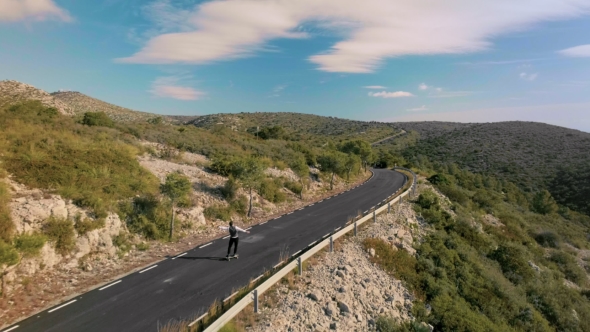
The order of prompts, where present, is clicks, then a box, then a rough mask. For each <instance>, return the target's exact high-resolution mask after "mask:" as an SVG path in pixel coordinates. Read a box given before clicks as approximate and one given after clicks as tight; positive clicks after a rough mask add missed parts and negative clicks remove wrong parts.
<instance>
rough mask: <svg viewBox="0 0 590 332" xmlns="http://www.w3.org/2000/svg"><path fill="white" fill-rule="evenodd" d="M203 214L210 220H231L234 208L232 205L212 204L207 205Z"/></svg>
mask: <svg viewBox="0 0 590 332" xmlns="http://www.w3.org/2000/svg"><path fill="white" fill-rule="evenodd" d="M203 214H204V215H205V218H207V219H209V220H213V219H221V220H223V221H229V220H230V219H231V215H232V209H231V207H230V206H223V205H212V206H208V207H206V208H205V211H203Z"/></svg>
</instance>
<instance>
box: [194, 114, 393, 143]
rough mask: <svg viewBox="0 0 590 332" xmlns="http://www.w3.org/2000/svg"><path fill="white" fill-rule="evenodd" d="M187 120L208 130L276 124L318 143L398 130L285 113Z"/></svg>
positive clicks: (375, 138)
mask: <svg viewBox="0 0 590 332" xmlns="http://www.w3.org/2000/svg"><path fill="white" fill-rule="evenodd" d="M189 123H190V124H193V125H195V126H197V127H199V128H207V129H211V128H214V127H215V126H219V125H222V126H224V127H228V128H231V129H233V130H236V131H249V132H251V133H255V132H256V127H259V129H261V130H262V129H263V128H264V127H274V126H280V127H282V128H283V129H284V130H285V134H286V135H287V136H288V138H290V139H293V140H313V141H315V142H318V143H321V144H324V143H325V142H326V140H327V139H331V140H333V141H335V142H338V141H342V140H347V139H364V140H366V141H369V142H374V141H378V140H380V139H383V138H385V137H388V136H391V135H395V134H397V133H399V131H400V130H399V129H396V127H395V126H394V125H393V124H390V123H384V122H373V121H371V122H367V121H355V120H347V119H341V118H336V117H331V116H330V117H325V116H319V115H313V114H302V113H289V112H276V113H238V114H212V115H204V116H201V117H199V118H197V119H195V120H193V121H190V122H189Z"/></svg>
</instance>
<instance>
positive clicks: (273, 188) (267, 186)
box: [258, 179, 287, 203]
mask: <svg viewBox="0 0 590 332" xmlns="http://www.w3.org/2000/svg"><path fill="white" fill-rule="evenodd" d="M281 188H282V183H281V181H280V180H279V179H274V180H271V179H266V180H263V181H262V183H260V188H259V190H258V193H259V194H260V196H262V197H263V198H264V199H266V200H267V201H269V202H273V203H281V202H284V201H285V199H287V196H286V195H285V193H284V192H283V191H282V190H281Z"/></svg>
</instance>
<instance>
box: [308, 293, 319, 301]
mask: <svg viewBox="0 0 590 332" xmlns="http://www.w3.org/2000/svg"><path fill="white" fill-rule="evenodd" d="M317 294H319V293H309V294H307V297H308V298H310V299H312V300H314V301H316V302H319V301H321V299H322V295H321V294H320V295H319V296H318V295H317Z"/></svg>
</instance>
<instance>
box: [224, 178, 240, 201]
mask: <svg viewBox="0 0 590 332" xmlns="http://www.w3.org/2000/svg"><path fill="white" fill-rule="evenodd" d="M239 188H240V185H239V184H238V182H237V181H236V179H235V178H234V177H233V175H230V176H229V178H228V179H227V181H226V182H225V185H224V186H223V187H222V188H221V194H222V195H223V197H225V199H226V200H227V201H231V200H233V199H234V198H236V195H237V192H238V189H239Z"/></svg>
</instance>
